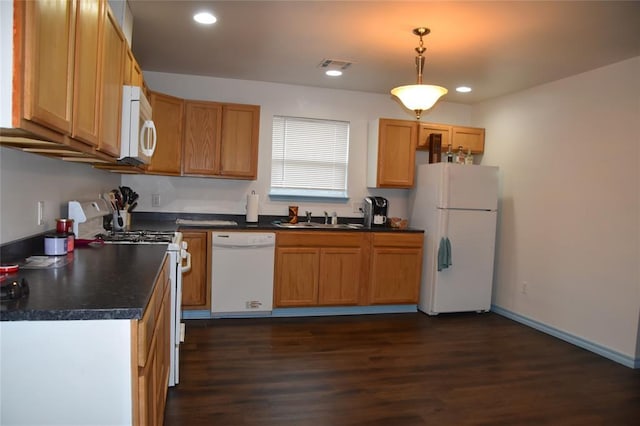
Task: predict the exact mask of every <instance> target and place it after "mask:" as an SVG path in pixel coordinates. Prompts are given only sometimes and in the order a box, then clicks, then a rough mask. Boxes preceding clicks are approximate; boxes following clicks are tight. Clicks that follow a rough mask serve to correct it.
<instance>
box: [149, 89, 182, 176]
mask: <svg viewBox="0 0 640 426" xmlns="http://www.w3.org/2000/svg"><path fill="white" fill-rule="evenodd" d="M150 102H151V109H152V111H153V122H154V123H155V125H156V132H157V141H156V150H155V152H154V153H153V157H151V163H150V164H149V166H148V167H147V171H148V172H153V173H159V174H167V175H180V171H181V167H182V126H183V117H184V101H183V100H182V99H180V98H176V97H173V96H169V95H165V94H162V93H155V92H151V100H150Z"/></svg>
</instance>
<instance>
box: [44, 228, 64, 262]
mask: <svg viewBox="0 0 640 426" xmlns="http://www.w3.org/2000/svg"><path fill="white" fill-rule="evenodd" d="M44 254H46V255H47V256H62V255H64V254H67V233H66V232H60V233H52V234H46V235H45V236H44Z"/></svg>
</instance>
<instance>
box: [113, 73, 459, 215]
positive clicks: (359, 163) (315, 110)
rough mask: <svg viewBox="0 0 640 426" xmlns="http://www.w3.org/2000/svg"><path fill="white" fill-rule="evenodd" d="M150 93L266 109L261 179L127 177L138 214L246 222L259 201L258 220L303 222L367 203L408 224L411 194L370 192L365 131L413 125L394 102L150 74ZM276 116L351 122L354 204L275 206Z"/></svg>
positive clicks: (436, 113) (455, 112)
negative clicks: (385, 206) (291, 211)
mask: <svg viewBox="0 0 640 426" xmlns="http://www.w3.org/2000/svg"><path fill="white" fill-rule="evenodd" d="M144 76H145V80H146V82H147V84H148V85H149V87H150V88H151V89H152V90H154V91H158V92H163V93H167V94H170V95H173V96H177V97H181V98H184V99H194V100H207V101H221V102H235V103H245V104H254V105H255V104H257V105H260V106H261V114H260V145H259V158H258V179H257V180H256V181H240V180H226V179H212V178H195V177H164V176H136V175H124V176H123V177H122V183H123V184H124V185H126V186H130V187H132V188H134V189H135V190H136V192H138V193H139V194H140V199H139V202H138V209H137V210H138V211H165V212H201V213H226V214H244V213H245V212H246V210H245V205H246V195H247V194H249V193H251V191H252V190H253V191H255V192H256V193H257V194H259V195H260V210H259V213H260V214H267V215H282V216H286V215H287V206H288V205H290V204H295V205H298V206H299V212H300V214H301V215H303V214H304V212H305V210H309V211H311V212H312V213H313V215H314V216H322V214H323V212H324V211H327V212H329V213H332V212H334V211H335V212H336V213H337V214H338V215H339V216H341V217H343V216H346V217H361V215H360V214H359V213H354V206H353V205H354V203H361V202H362V200H363V198H364V197H366V196H367V195H379V196H383V197H386V198H388V199H389V205H390V210H389V215H390V216H400V217H406V216H407V205H406V204H407V193H408V191H406V190H398V189H395V190H394V189H385V190H380V189H372V188H367V186H366V172H367V126H368V123H369V121H370V120H375V119H377V118H380V117H387V118H398V119H403V120H412V119H413V118H412V114H411V113H409V112H406V111H405V110H404V109H403V108H402V107H401V106H400V105H399V104H398V103H397V102H395V101H394V100H393V99H392V97H391V95H386V94H373V93H365V92H354V91H346V90H330V89H319V88H313V87H303V86H292V85H284V84H275V83H263V82H256V81H241V80H230V79H220V78H211V77H201V76H190V75H180V74H168V73H156V72H147V71H145V73H144ZM470 111H471V107H470V106H466V105H461V104H455V103H448V102H440V103H438V104H437V105H436V106H435V107H434V108H433V109H432V110H431V111H429V112H428V113H425V114H423V118H422V121H430V122H443V123H455V124H460V125H471V123H470V122H469V120H470V115H471V113H470ZM274 115H289V116H296V117H311V118H321V119H336V120H346V121H349V122H350V123H351V126H350V145H349V171H348V193H349V197H350V199H349V200H348V202H326V201H309V200H294V201H282V200H270V199H269V197H268V192H269V185H270V182H271V131H272V128H271V127H272V126H271V123H272V118H273V116H274ZM153 194H158V195H159V200H160V203H159V206H158V207H154V206H152V203H151V201H152V196H153Z"/></svg>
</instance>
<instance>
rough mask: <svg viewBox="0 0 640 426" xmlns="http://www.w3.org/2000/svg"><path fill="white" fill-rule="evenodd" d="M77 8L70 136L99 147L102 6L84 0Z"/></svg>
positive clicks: (98, 0) (97, 1) (96, 1)
mask: <svg viewBox="0 0 640 426" xmlns="http://www.w3.org/2000/svg"><path fill="white" fill-rule="evenodd" d="M76 4H77V8H78V10H77V15H76V16H77V19H76V32H75V33H76V37H75V61H74V63H75V69H74V73H73V77H74V78H73V81H74V84H73V87H74V91H73V120H72V133H71V136H72V137H73V138H75V139H78V140H81V141H83V142H85V143H87V144H89V145H91V146H97V145H98V138H99V136H100V135H99V130H100V119H101V118H100V102H99V98H100V91H101V75H102V69H101V65H102V58H101V57H100V53H101V49H100V46H101V42H102V40H101V36H102V34H103V32H104V19H105V18H104V14H105V3H104V1H100V0H83V1H81V2H78V3H76Z"/></svg>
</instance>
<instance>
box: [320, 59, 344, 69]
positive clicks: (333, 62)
mask: <svg viewBox="0 0 640 426" xmlns="http://www.w3.org/2000/svg"><path fill="white" fill-rule="evenodd" d="M351 64H353V62H348V61H340V60H338V59H323V60H322V61H321V62H320V63H319V64H318V68H326V69H334V70H341V71H344V70H346V69H347V68H349V67H350V66H351Z"/></svg>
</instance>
